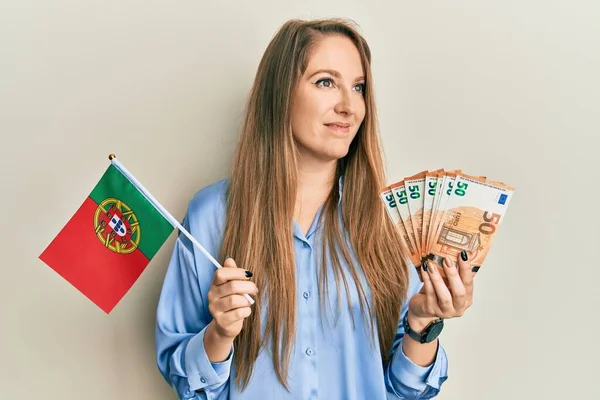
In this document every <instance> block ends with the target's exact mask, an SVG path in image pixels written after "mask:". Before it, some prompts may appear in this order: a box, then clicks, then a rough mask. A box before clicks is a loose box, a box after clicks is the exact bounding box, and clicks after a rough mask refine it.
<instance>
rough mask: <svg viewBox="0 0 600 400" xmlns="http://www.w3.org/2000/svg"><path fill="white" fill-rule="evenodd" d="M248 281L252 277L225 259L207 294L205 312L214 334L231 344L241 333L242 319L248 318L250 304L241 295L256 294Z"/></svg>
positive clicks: (256, 291) (216, 272) (232, 261)
mask: <svg viewBox="0 0 600 400" xmlns="http://www.w3.org/2000/svg"><path fill="white" fill-rule="evenodd" d="M250 277H252V273H251V272H249V271H246V270H244V269H241V268H238V267H237V265H236V263H235V261H234V260H233V259H232V258H227V259H226V260H225V262H224V263H223V268H219V269H217V270H216V271H215V274H214V276H213V282H212V285H211V287H210V289H209V291H208V310H209V311H210V313H211V314H212V316H213V321H212V324H213V325H214V330H215V333H216V334H217V335H219V337H221V338H222V339H229V340H233V339H234V338H235V337H236V336H237V335H238V334H239V333H240V331H241V330H242V325H243V323H244V319H246V318H247V317H248V316H250V313H251V308H250V302H249V301H248V300H247V299H246V298H245V297H244V294H248V295H252V296H254V295H256V294H258V288H257V287H256V285H255V284H254V282H251V281H250V280H249V278H250Z"/></svg>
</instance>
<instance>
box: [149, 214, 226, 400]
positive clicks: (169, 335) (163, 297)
mask: <svg viewBox="0 0 600 400" xmlns="http://www.w3.org/2000/svg"><path fill="white" fill-rule="evenodd" d="M198 214H201V215H198ZM202 214H205V212H199V211H198V210H193V212H191V211H190V209H188V213H187V214H186V218H185V219H184V223H183V226H184V227H185V228H186V230H187V231H188V232H190V233H191V234H192V236H194V238H195V239H196V240H198V242H200V243H201V244H202V245H203V246H204V247H205V248H206V250H207V251H208V252H210V253H211V254H212V255H213V257H214V256H215V254H218V250H219V247H220V239H219V238H218V226H217V225H216V222H214V221H213V222H212V223H211V221H210V218H205V219H203V218H202V217H203V216H204V215H202ZM213 215H214V214H213ZM213 219H214V218H213ZM195 224H196V225H198V224H201V225H202V226H194V225H195ZM211 225H213V226H211ZM215 251H216V252H215ZM215 270H216V268H215V267H214V265H213V264H212V263H211V262H210V260H209V259H208V258H206V257H205V256H204V255H203V254H202V252H200V251H195V249H194V247H193V244H192V243H191V241H190V240H189V239H187V237H186V236H185V235H184V234H182V233H181V232H178V237H177V239H176V241H175V245H174V248H173V252H172V255H171V259H170V261H169V264H168V267H167V272H166V275H165V278H164V282H163V287H162V290H161V294H160V299H159V302H158V307H157V315H156V329H155V348H156V362H157V366H158V369H159V371H160V372H161V374H162V376H163V378H164V379H165V380H166V381H167V383H168V384H169V385H170V386H171V387H172V388H173V390H174V391H175V392H176V393H177V395H178V396H179V398H180V399H218V398H227V392H228V390H227V386H228V384H229V373H230V368H231V360H232V357H233V352H234V349H233V348H232V349H231V351H230V353H229V356H228V357H227V359H226V360H224V361H223V362H220V363H212V362H210V360H209V359H208V356H207V354H206V351H205V349H204V334H205V332H206V327H207V325H208V324H209V323H210V321H211V320H212V316H211V314H210V312H209V311H208V304H207V303H208V302H207V300H206V295H207V292H208V289H209V288H210V285H211V283H212V276H213V274H214V271H215Z"/></svg>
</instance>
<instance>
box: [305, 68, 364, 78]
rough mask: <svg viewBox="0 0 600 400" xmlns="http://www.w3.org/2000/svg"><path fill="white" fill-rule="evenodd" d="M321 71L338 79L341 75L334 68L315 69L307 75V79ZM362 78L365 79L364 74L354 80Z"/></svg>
mask: <svg viewBox="0 0 600 400" xmlns="http://www.w3.org/2000/svg"><path fill="white" fill-rule="evenodd" d="M322 73H327V74H329V75H332V76H334V77H336V78H338V79H339V78H341V77H342V75H341V74H340V73H339V72H337V71H336V70H333V69H320V70H318V71H316V72H315V73H313V74H312V75H311V76H310V77H309V79H310V78H312V77H313V76H315V75H317V74H322ZM364 80H365V77H364V76H359V77H358V78H356V81H364Z"/></svg>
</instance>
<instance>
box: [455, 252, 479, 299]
mask: <svg viewBox="0 0 600 400" xmlns="http://www.w3.org/2000/svg"><path fill="white" fill-rule="evenodd" d="M469 258H470V257H469V254H468V253H467V252H466V251H464V250H463V251H461V252H460V254H459V255H458V273H459V274H460V278H461V280H462V283H463V285H464V287H465V289H466V291H467V293H472V292H473V277H474V276H475V274H474V273H473V271H472V270H471V263H470V261H469Z"/></svg>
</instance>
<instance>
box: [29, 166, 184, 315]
mask: <svg viewBox="0 0 600 400" xmlns="http://www.w3.org/2000/svg"><path fill="white" fill-rule="evenodd" d="M174 229H175V228H174V227H173V225H172V224H171V223H169V221H168V220H167V219H166V218H165V217H164V216H163V215H162V214H161V213H160V212H159V211H158V210H157V208H156V207H155V206H154V205H153V203H151V202H150V201H149V200H148V198H147V196H145V195H144V194H143V193H142V192H140V190H139V189H138V187H136V186H135V185H134V184H133V183H132V181H131V180H130V179H128V177H127V176H125V175H124V174H123V173H122V172H121V171H120V170H119V169H118V168H116V167H115V165H114V164H111V165H110V166H109V167H108V168H107V170H106V171H105V173H104V175H103V176H102V178H101V179H100V181H99V182H98V183H97V184H96V186H95V187H94V189H93V190H92V192H91V193H90V194H89V196H88V197H87V198H86V199H85V200H84V202H83V204H82V205H81V206H80V207H79V209H78V210H77V211H76V212H75V214H74V215H73V216H72V217H71V219H70V220H69V221H68V222H67V224H66V225H65V226H64V227H63V228H62V230H61V231H60V232H59V233H58V235H57V236H56V237H55V238H54V239H53V240H52V241H51V242H50V244H49V245H48V247H47V248H46V249H45V250H44V251H43V252H42V254H41V255H40V256H39V258H40V259H41V260H42V261H43V262H45V263H46V264H47V265H48V266H50V267H51V268H52V269H53V270H55V271H56V272H57V273H58V274H60V275H61V276H62V277H63V278H64V279H66V280H67V281H68V282H70V283H71V284H72V285H73V286H74V287H75V288H77V289H78V290H79V291H80V292H81V293H83V294H84V295H85V296H87V297H88V298H89V299H90V300H91V301H92V302H94V303H95V304H96V305H97V306H98V307H100V308H101V309H102V310H104V311H105V312H106V313H110V311H111V310H112V309H113V308H114V307H115V306H116V305H117V303H118V302H119V301H120V300H121V299H122V298H123V296H125V294H126V293H127V291H129V289H130V288H131V287H132V286H133V284H134V283H135V281H136V280H137V279H138V278H139V276H140V275H141V273H142V272H143V271H144V269H145V268H146V266H147V265H148V263H149V262H150V260H152V258H153V257H154V255H155V254H156V253H157V251H158V250H159V249H160V247H161V246H162V245H163V244H164V242H165V241H166V240H167V238H168V237H169V235H170V234H171V232H173V230H174Z"/></svg>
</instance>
